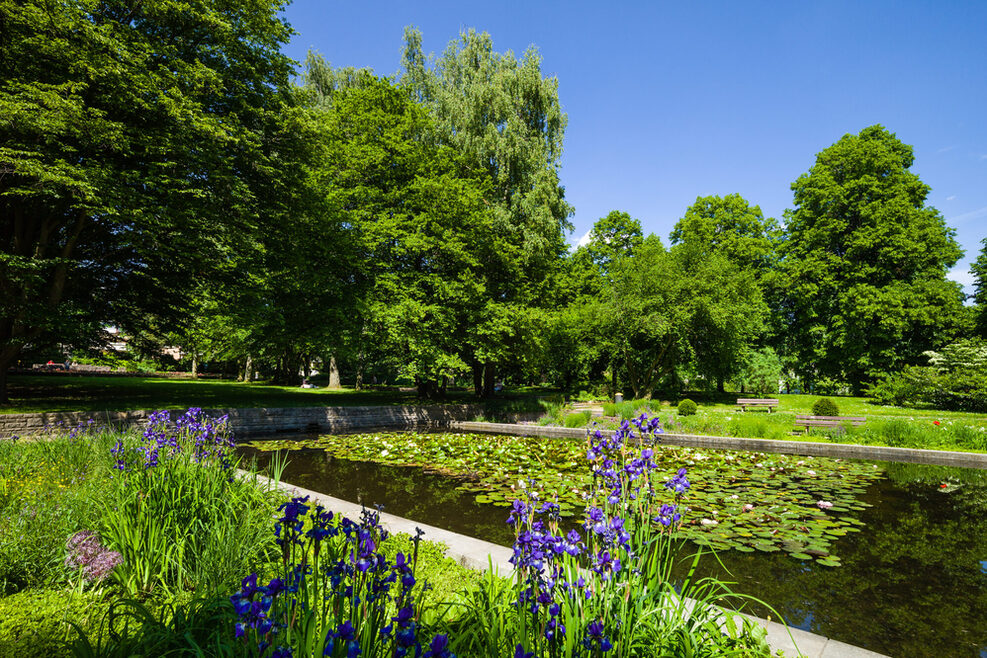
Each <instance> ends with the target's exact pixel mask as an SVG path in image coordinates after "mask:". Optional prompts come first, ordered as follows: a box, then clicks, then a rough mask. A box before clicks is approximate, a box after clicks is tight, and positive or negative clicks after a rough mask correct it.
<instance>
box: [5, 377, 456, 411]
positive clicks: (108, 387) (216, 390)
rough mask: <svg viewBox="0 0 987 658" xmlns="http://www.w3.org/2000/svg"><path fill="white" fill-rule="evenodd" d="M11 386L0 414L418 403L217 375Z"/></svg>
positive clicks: (35, 381)
mask: <svg viewBox="0 0 987 658" xmlns="http://www.w3.org/2000/svg"><path fill="white" fill-rule="evenodd" d="M8 386H9V392H10V403H9V404H3V405H0V413H34V412H44V411H90V412H99V411H124V410H128V409H181V408H188V407H202V408H205V409H208V408H237V407H322V406H358V405H385V404H415V403H417V402H418V398H417V397H416V396H415V394H414V393H402V392H400V391H355V390H353V389H352V388H344V389H334V390H329V389H326V388H317V389H305V388H300V387H298V386H273V385H269V384H258V383H243V382H235V381H223V380H216V379H200V380H192V379H160V378H156V377H112V376H104V377H93V376H90V377H87V376H72V375H11V376H10V378H9V380H8ZM474 399H475V398H473V397H472V396H471V395H470V394H469V393H465V392H464V393H453V394H451V395H450V396H449V399H448V400H449V401H452V402H467V401H472V400H474Z"/></svg>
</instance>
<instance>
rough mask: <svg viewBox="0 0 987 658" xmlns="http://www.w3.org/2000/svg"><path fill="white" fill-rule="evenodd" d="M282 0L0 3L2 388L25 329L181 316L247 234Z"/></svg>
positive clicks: (31, 336) (27, 340)
mask: <svg viewBox="0 0 987 658" xmlns="http://www.w3.org/2000/svg"><path fill="white" fill-rule="evenodd" d="M283 4H284V3H283V2H281V1H280V0H249V1H248V2H243V3H239V4H235V5H232V4H230V3H219V2H212V1H204V2H200V3H195V4H187V5H181V6H176V5H175V4H174V3H171V2H167V1H165V0H148V1H147V2H143V3H95V2H85V3H79V2H70V1H68V0H52V1H42V0H27V1H25V2H12V1H10V0H5V1H3V2H0V25H2V26H3V29H2V30H0V170H2V171H3V172H4V175H3V176H2V177H0V217H2V219H0V401H2V400H4V399H5V398H6V386H5V377H6V374H5V373H6V371H7V367H8V366H9V365H10V364H11V363H12V362H13V361H14V360H15V359H16V358H17V355H18V354H19V353H20V351H21V349H22V348H24V346H25V345H36V344H39V343H43V342H45V341H55V340H57V341H59V342H62V343H69V342H72V341H73V340H74V339H82V338H84V337H85V336H84V334H85V332H86V330H89V331H93V330H98V328H99V327H100V325H101V323H102V322H106V321H111V320H112V321H117V322H120V323H127V322H129V323H131V324H133V323H136V322H138V321H139V319H140V317H141V316H144V315H148V314H157V315H171V316H175V315H177V312H178V311H180V309H182V308H183V306H184V305H185V303H186V302H187V299H188V297H189V294H190V291H191V290H194V288H195V285H196V282H197V281H199V280H201V279H203V278H208V277H210V276H212V275H213V273H215V272H216V271H217V270H222V269H223V268H225V267H226V266H227V264H229V263H230V262H232V261H235V260H236V259H237V257H238V254H240V253H241V252H242V251H244V250H245V249H249V248H252V247H253V246H254V243H253V236H254V235H255V230H256V228H257V227H258V224H259V215H258V209H257V204H256V196H255V193H254V190H253V189H252V181H251V179H252V178H256V177H259V176H266V175H269V174H270V173H271V170H270V169H269V168H268V166H267V165H268V164H269V163H268V162H267V159H266V156H267V154H269V153H271V152H272V149H273V148H274V147H273V146H272V145H271V144H270V142H269V141H268V139H267V138H268V135H267V133H266V128H267V126H268V124H269V118H270V116H272V115H275V114H277V113H279V112H280V110H281V108H282V106H283V105H284V103H285V100H286V95H287V91H286V90H287V89H288V76H289V74H290V72H291V62H290V60H288V59H287V58H286V57H285V56H283V55H282V54H281V53H280V48H281V46H282V44H284V43H285V42H286V41H287V40H288V36H289V34H290V30H289V28H288V26H287V25H286V24H285V22H284V21H283V20H282V19H281V18H280V17H279V15H278V13H279V12H280V10H281V9H282V8H283Z"/></svg>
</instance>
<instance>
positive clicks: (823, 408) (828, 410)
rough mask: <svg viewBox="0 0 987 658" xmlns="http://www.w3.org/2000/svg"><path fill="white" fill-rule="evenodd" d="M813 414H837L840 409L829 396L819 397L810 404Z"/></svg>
mask: <svg viewBox="0 0 987 658" xmlns="http://www.w3.org/2000/svg"><path fill="white" fill-rule="evenodd" d="M812 415H813V416H839V415H840V409H839V407H837V406H836V403H835V402H833V401H832V400H831V399H829V398H819V399H818V400H816V401H815V403H814V404H813V405H812Z"/></svg>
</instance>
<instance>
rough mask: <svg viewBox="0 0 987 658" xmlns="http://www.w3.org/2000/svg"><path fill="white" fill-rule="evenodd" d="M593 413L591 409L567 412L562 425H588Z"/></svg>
mask: <svg viewBox="0 0 987 658" xmlns="http://www.w3.org/2000/svg"><path fill="white" fill-rule="evenodd" d="M590 417H591V414H590V412H589V411H577V412H576V413H572V414H566V415H565V418H563V419H562V425H563V426H564V427H586V423H588V422H589V419H590Z"/></svg>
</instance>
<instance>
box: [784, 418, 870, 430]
mask: <svg viewBox="0 0 987 658" xmlns="http://www.w3.org/2000/svg"><path fill="white" fill-rule="evenodd" d="M865 420H867V419H866V418H864V417H863V416H804V415H797V416H795V425H796V427H797V428H801V429H802V430H803V431H806V432H808V431H809V428H810V427H829V428H834V429H839V430H845V429H846V427H847V425H852V426H853V427H859V426H860V425H863V424H864V421H865ZM796 431H798V429H796Z"/></svg>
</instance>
